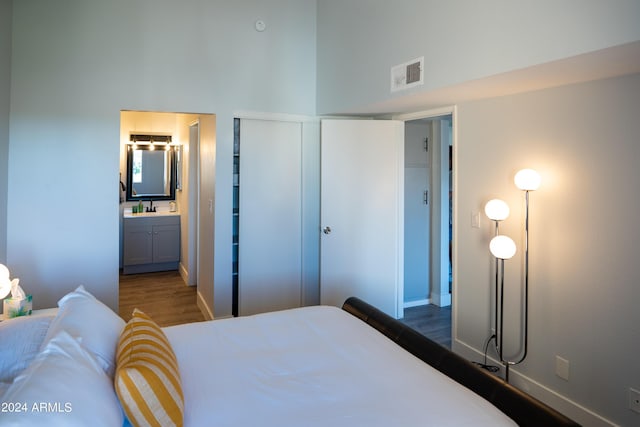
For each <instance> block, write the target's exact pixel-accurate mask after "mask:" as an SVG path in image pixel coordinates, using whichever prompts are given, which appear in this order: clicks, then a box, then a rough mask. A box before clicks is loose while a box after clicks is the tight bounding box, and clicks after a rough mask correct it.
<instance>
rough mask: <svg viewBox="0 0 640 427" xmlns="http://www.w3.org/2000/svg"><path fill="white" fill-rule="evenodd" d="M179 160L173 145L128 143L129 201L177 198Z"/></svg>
mask: <svg viewBox="0 0 640 427" xmlns="http://www.w3.org/2000/svg"><path fill="white" fill-rule="evenodd" d="M175 163H176V159H175V152H174V150H173V149H172V148H171V147H170V146H164V147H160V148H156V147H155V146H154V145H151V144H149V145H135V144H133V145H128V147H127V201H131V200H173V199H175V184H174V183H175V176H176V164H175Z"/></svg>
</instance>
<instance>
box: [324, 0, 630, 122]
mask: <svg viewBox="0 0 640 427" xmlns="http://www.w3.org/2000/svg"><path fill="white" fill-rule="evenodd" d="M639 17H640V2H638V1H635V0H613V1H607V2H603V1H601V0H565V1H561V2H558V1H556V0H538V1H534V0H525V1H511V0H485V1H480V2H479V1H477V0H456V1H439V0H397V1H393V2H391V1H388V0H351V1H343V0H322V1H319V2H318V113H321V114H324V113H344V112H347V113H359V112H362V110H363V109H368V108H370V107H371V106H372V105H374V104H376V103H380V102H384V101H388V100H390V99H397V98H399V97H401V96H404V95H407V94H418V93H424V92H428V91H433V90H435V89H440V88H447V87H450V86H452V85H456V84H459V83H461V82H469V81H472V80H475V79H480V78H483V77H487V76H493V75H497V74H500V73H504V72H508V71H513V70H517V69H520V68H524V67H529V66H532V65H535V64H543V63H546V62H550V61H554V60H557V59H560V58H566V57H569V56H573V55H578V54H581V53H585V52H591V51H595V50H598V49H603V48H606V47H610V46H616V45H620V44H624V43H628V42H632V41H637V40H638V39H640V25H638V19H639ZM362 22H366V25H359V23H362ZM420 56H424V57H425V71H424V81H425V84H424V86H418V87H416V88H413V89H409V90H408V91H407V92H401V93H394V94H391V93H390V69H391V67H392V66H394V65H397V64H401V63H404V62H406V61H409V60H411V59H414V58H417V57H420ZM423 108H424V106H423ZM376 111H380V110H379V109H376ZM393 111H399V110H392V111H391V112H393ZM402 111H406V110H402ZM414 111H415V110H414ZM387 112H389V111H387Z"/></svg>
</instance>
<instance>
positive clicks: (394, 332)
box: [342, 297, 579, 427]
mask: <svg viewBox="0 0 640 427" xmlns="http://www.w3.org/2000/svg"><path fill="white" fill-rule="evenodd" d="M342 309H343V310H345V311H347V312H348V313H351V314H353V315H354V316H356V317H357V318H359V319H361V320H362V321H364V322H366V323H367V324H369V325H370V326H372V327H373V328H375V329H377V330H378V331H380V332H381V333H382V334H384V335H385V336H387V337H388V338H389V339H391V340H392V341H394V342H395V343H396V344H398V345H399V346H400V347H402V348H404V349H405V350H407V351H408V352H410V353H411V354H413V355H414V356H416V357H418V358H419V359H421V360H422V361H424V362H425V363H428V364H429V365H431V366H433V367H434V368H436V369H437V370H439V371H440V372H442V373H444V374H445V375H447V376H448V377H450V378H452V379H453V380H455V381H457V382H458V383H460V384H462V385H464V386H465V387H467V388H469V389H470V390H472V391H474V392H475V393H476V394H478V395H480V396H482V397H483V398H485V399H486V400H488V401H489V402H491V403H492V404H493V405H494V406H495V407H497V408H498V409H500V410H501V411H502V412H504V413H505V414H506V415H507V416H508V417H509V418H511V419H512V420H514V421H515V422H516V423H517V424H518V425H520V426H531V427H539V426H545V427H555V426H557V427H561V426H572V427H573V426H578V427H579V424H577V423H576V422H574V421H573V420H571V419H569V418H567V417H565V416H564V415H562V414H561V413H559V412H558V411H556V410H555V409H553V408H551V407H550V406H548V405H546V404H544V403H542V402H541V401H539V400H537V399H535V398H534V397H532V396H529V395H528V394H526V393H524V392H522V391H520V390H518V389H517V388H515V387H513V386H512V385H510V384H507V383H506V382H504V381H503V380H502V379H500V378H498V377H496V376H494V375H492V374H490V373H489V372H487V371H484V370H482V369H480V368H478V367H477V366H475V365H473V364H472V363H471V362H469V361H468V360H466V359H464V358H462V357H460V356H458V355H457V354H455V353H454V352H452V351H451V350H449V349H447V348H445V347H443V346H441V345H440V344H437V343H436V342H434V341H432V340H430V339H429V338H427V337H425V336H424V335H422V334H420V333H418V332H416V331H415V330H414V329H412V328H410V327H409V326H407V325H405V324H403V323H401V322H399V321H398V320H396V319H394V318H392V317H390V316H388V315H387V314H385V313H383V312H382V311H380V310H378V309H377V308H375V307H374V306H372V305H370V304H367V303H366V302H364V301H362V300H360V299H358V298H356V297H351V298H349V299H347V300H346V301H345V303H344V305H343V306H342Z"/></svg>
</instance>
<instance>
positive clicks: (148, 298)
mask: <svg viewBox="0 0 640 427" xmlns="http://www.w3.org/2000/svg"><path fill="white" fill-rule="evenodd" d="M119 300H120V313H119V314H120V317H122V318H123V319H124V320H125V321H129V319H131V313H132V312H133V309H134V308H138V309H140V310H142V311H143V312H145V313H146V314H148V315H149V316H151V318H152V319H153V320H154V321H155V322H156V323H157V324H158V325H160V326H172V325H179V324H182V323H191V322H201V321H203V320H205V318H204V316H203V315H202V312H201V311H200V309H199V308H198V304H197V302H196V287H195V286H187V285H186V284H185V283H184V281H183V280H182V277H180V274H179V273H178V271H162V272H158V273H147V274H129V275H122V274H121V275H120V298H119Z"/></svg>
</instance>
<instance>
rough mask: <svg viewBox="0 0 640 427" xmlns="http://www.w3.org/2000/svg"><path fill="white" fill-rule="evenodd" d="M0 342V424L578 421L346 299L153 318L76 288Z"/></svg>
mask: <svg viewBox="0 0 640 427" xmlns="http://www.w3.org/2000/svg"><path fill="white" fill-rule="evenodd" d="M29 324H36V326H35V327H34V326H33V325H31V326H28V325H29ZM17 336H21V337H23V338H24V340H25V343H26V342H27V341H28V342H29V345H27V346H26V347H25V346H19V347H25V348H23V349H22V350H19V351H17V352H16V353H17V354H15V355H8V354H5V353H6V349H7V347H5V343H6V341H7V340H13V341H15V340H16V337H17ZM0 342H2V345H3V348H4V350H2V351H4V352H5V353H0V356H2V358H3V359H5V360H4V361H3V362H2V363H0V370H2V371H3V372H2V376H0V383H3V382H4V387H3V388H0V393H1V395H2V399H0V400H1V402H2V408H0V409H1V410H2V413H1V414H0V425H16V426H29V425H44V424H46V425H50V426H51V425H64V426H73V425H78V426H80V425H92V426H101V425H104V426H120V425H129V423H131V424H133V425H138V424H140V425H144V424H145V422H147V421H150V420H151V421H153V420H159V421H158V422H159V425H171V424H174V423H175V424H177V425H181V423H184V425H185V426H332V427H334V426H354V425H355V426H396V425H401V426H430V425H436V426H457V427H458V426H514V425H523V426H541V425H544V426H576V425H577V424H576V423H574V422H573V421H571V420H570V419H568V418H566V417H565V416H563V415H562V414H560V413H558V412H556V411H555V410H553V409H552V408H550V407H548V406H546V405H544V404H543V403H541V402H539V401H537V400H535V399H533V398H532V397H530V396H528V395H526V394H524V393H522V392H520V391H518V390H517V389H515V388H513V387H511V386H509V385H508V384H505V383H504V382H502V381H501V380H500V379H498V378H495V377H493V376H492V375H491V374H489V373H487V372H484V371H482V370H480V369H478V368H476V367H475V366H474V365H472V364H470V363H468V362H467V361H465V360H464V359H462V358H460V357H458V356H457V355H455V354H454V353H452V352H450V351H449V350H447V349H445V348H444V347H441V346H439V345H438V344H436V343H434V342H432V341H430V340H428V339H427V338H425V337H423V336H422V335H420V334H418V333H417V332H415V331H413V330H412V329H410V328H408V327H407V326H405V325H403V324H402V323H400V322H398V321H396V320H394V319H392V318H390V317H389V316H387V315H385V314H384V313H382V312H381V311H379V310H377V309H376V308H375V307H372V306H370V305H368V304H367V303H365V302H364V301H361V300H359V299H357V298H350V299H348V300H347V301H346V302H345V304H344V306H343V307H342V309H340V308H337V307H329V306H313V307H304V308H299V309H292V310H285V311H279V312H273V313H265V314H260V315H255V316H247V317H240V318H234V319H224V320H216V321H208V322H200V323H192V324H186V325H178V326H171V327H166V328H158V327H157V325H155V324H154V323H153V320H152V319H150V318H149V317H148V316H146V315H145V314H144V313H141V312H136V313H134V316H133V319H132V320H131V321H130V322H129V323H127V324H126V325H125V324H124V321H122V320H121V319H120V318H119V317H117V316H115V313H113V312H112V311H111V310H110V309H108V308H107V307H106V306H104V305H103V304H102V303H100V302H99V301H98V300H96V299H95V298H93V296H91V295H90V294H89V293H88V292H86V290H84V289H83V288H78V289H76V290H75V291H73V292H71V293H70V294H68V295H67V296H65V297H64V298H63V299H61V300H60V303H59V310H58V312H57V314H56V315H55V317H48V318H40V320H37V319H35V318H34V319H15V320H11V321H9V322H3V323H0ZM136 349H137V350H136ZM135 351H142V352H143V353H145V352H146V353H145V354H144V355H143V356H140V357H138V358H137V359H136V357H137V356H136V354H137V353H135ZM18 354H21V356H20V357H19V356H18ZM10 357H13V358H14V359H15V360H18V361H19V363H18V365H20V366H18V367H17V368H16V367H15V366H14V365H16V363H14V362H11V361H9V360H8V359H9V358H10ZM132 363H133V365H134V366H133V367H131V366H130V365H131V364H132ZM136 363H137V364H138V365H135V364H136ZM12 366H13V373H12V374H13V378H11V373H9V374H8V373H7V371H10V370H11V367H12ZM134 368H135V369H134ZM154 375H155V376H154ZM137 381H141V382H137ZM144 381H147V382H144ZM153 381H158V382H155V383H154V382H153ZM172 399H173V400H172ZM167 402H169V403H167ZM150 425H152V424H150Z"/></svg>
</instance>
